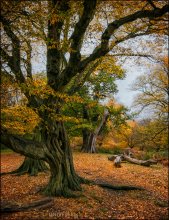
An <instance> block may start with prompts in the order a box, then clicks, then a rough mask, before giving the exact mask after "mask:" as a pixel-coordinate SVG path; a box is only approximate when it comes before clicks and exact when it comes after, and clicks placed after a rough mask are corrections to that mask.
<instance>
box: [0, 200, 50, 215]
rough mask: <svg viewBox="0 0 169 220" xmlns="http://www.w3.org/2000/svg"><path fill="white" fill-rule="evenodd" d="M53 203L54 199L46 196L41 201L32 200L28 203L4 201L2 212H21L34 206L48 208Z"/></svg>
mask: <svg viewBox="0 0 169 220" xmlns="http://www.w3.org/2000/svg"><path fill="white" fill-rule="evenodd" d="M52 205H53V199H51V198H45V199H41V200H39V201H35V202H32V203H30V204H27V205H22V206H20V205H17V204H12V205H11V204H9V203H8V204H5V202H2V204H1V213H2V212H3V213H9V212H21V211H25V210H29V209H34V208H43V209H44V208H47V207H50V206H52Z"/></svg>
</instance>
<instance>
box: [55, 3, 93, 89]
mask: <svg viewBox="0 0 169 220" xmlns="http://www.w3.org/2000/svg"><path fill="white" fill-rule="evenodd" d="M96 3H97V1H96V0H92V1H91V0H84V3H83V5H84V9H83V14H82V16H81V18H80V19H79V21H78V22H77V24H76V25H75V28H74V32H73V34H72V36H71V37H70V40H71V42H72V43H71V53H70V59H69V63H68V65H67V67H66V68H65V70H64V71H63V72H62V74H61V75H60V76H59V78H58V81H59V82H60V86H65V85H67V84H68V83H69V81H70V80H71V78H72V77H73V76H75V75H76V73H77V67H78V64H79V62H80V60H81V54H80V50H81V47H82V43H83V38H84V34H85V32H86V30H87V27H88V25H89V23H90V21H91V20H92V19H93V17H94V13H95V9H96Z"/></svg>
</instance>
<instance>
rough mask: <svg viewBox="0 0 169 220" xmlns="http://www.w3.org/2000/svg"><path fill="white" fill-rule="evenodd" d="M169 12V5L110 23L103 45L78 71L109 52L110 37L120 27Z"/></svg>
mask: <svg viewBox="0 0 169 220" xmlns="http://www.w3.org/2000/svg"><path fill="white" fill-rule="evenodd" d="M168 11H169V7H168V5H165V6H163V7H162V8H156V9H154V10H141V11H138V12H135V13H134V14H131V15H128V16H125V17H123V18H120V19H118V20H115V21H113V22H112V23H110V24H109V25H108V27H107V28H106V30H105V31H104V33H103V34H102V37H101V44H100V45H99V46H97V47H96V48H95V49H94V51H93V53H92V54H91V55H90V56H89V57H87V58H86V59H84V60H83V61H81V62H80V65H79V69H78V70H79V72H80V71H83V70H84V69H85V68H86V66H87V65H88V63H90V62H91V61H93V60H95V59H97V58H99V57H101V56H104V55H105V54H106V53H108V52H109V50H110V48H109V40H110V37H111V36H112V34H113V33H114V32H115V31H116V30H117V29H118V28H119V27H121V26H122V25H124V24H127V23H129V22H132V21H135V20H137V19H138V18H149V19H153V18H158V17H161V16H162V15H164V14H165V13H167V12H168ZM136 36H138V35H137V34H131V35H128V38H127V39H130V38H133V37H136ZM139 36H140V35H139ZM116 43H119V42H116Z"/></svg>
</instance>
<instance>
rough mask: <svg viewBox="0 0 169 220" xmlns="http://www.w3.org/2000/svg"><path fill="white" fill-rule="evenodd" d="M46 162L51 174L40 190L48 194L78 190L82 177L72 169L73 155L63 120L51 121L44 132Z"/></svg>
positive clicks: (63, 193) (60, 194)
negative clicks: (47, 131)
mask: <svg viewBox="0 0 169 220" xmlns="http://www.w3.org/2000/svg"><path fill="white" fill-rule="evenodd" d="M46 138H47V139H46V142H47V148H48V152H47V157H46V159H47V162H48V164H49V166H50V171H51V176H50V180H49V183H48V185H47V186H46V187H45V188H44V189H43V190H42V191H43V193H44V194H46V195H48V196H64V197H67V196H68V197H69V196H72V192H71V191H76V190H77V191H80V190H81V186H80V183H82V181H83V179H82V178H80V177H79V176H78V175H77V174H76V173H75V170H74V166H73V157H72V153H71V150H70V145H69V140H68V137H67V134H66V130H65V128H64V124H63V122H55V123H51V126H50V132H49V133H46Z"/></svg>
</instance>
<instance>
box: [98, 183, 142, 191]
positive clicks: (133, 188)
mask: <svg viewBox="0 0 169 220" xmlns="http://www.w3.org/2000/svg"><path fill="white" fill-rule="evenodd" d="M95 185H98V186H100V187H102V188H107V189H112V190H127V191H128V190H145V189H144V188H142V187H138V186H126V185H121V186H114V185H111V184H108V183H96V184H95Z"/></svg>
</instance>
